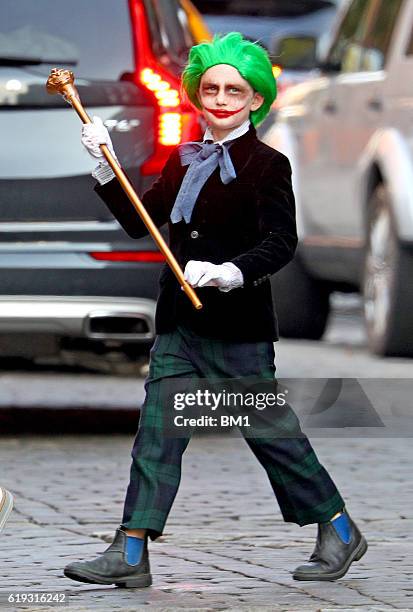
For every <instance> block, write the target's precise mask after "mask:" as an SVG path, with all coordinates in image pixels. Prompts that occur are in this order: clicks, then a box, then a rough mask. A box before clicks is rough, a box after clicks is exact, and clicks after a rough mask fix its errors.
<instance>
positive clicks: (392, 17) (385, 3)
mask: <svg viewBox="0 0 413 612" xmlns="http://www.w3.org/2000/svg"><path fill="white" fill-rule="evenodd" d="M402 3H403V0H391V2H389V0H379V1H378V2H377V6H376V10H375V11H374V14H373V15H372V19H371V21H370V24H369V29H368V32H367V34H366V37H365V40H364V43H363V47H364V51H363V59H362V62H361V70H382V69H383V68H384V65H385V62H386V57H387V52H388V50H389V46H390V41H391V37H392V34H393V30H394V27H395V25H396V21H397V16H398V14H399V11H400V8H401V6H402Z"/></svg>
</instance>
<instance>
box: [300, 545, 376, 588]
mask: <svg viewBox="0 0 413 612" xmlns="http://www.w3.org/2000/svg"><path fill="white" fill-rule="evenodd" d="M367 549H368V544H367V541H366V539H365V538H364V537H363V536H362V537H361V540H360V543H359V545H358V546H357V548H355V549H354V551H353V554H352V555H351V556H350V557H349V558H348V560H347V563H346V564H345V566H344V567H343V568H342V569H341V570H340V571H338V572H332V573H330V574H293V578H294V580H338V578H342V577H343V576H344V575H345V574H346V573H347V572H348V570H349V568H350V565H351V564H352V563H353V562H354V561H360V559H361V558H362V557H363V556H364V555H365V554H366V552H367Z"/></svg>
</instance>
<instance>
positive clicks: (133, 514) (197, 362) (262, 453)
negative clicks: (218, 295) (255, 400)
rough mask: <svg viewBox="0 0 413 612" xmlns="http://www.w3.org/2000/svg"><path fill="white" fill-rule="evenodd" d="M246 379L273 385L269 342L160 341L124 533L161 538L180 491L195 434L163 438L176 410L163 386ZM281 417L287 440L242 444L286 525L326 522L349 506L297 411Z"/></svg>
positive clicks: (181, 335)
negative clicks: (259, 468)
mask: <svg viewBox="0 0 413 612" xmlns="http://www.w3.org/2000/svg"><path fill="white" fill-rule="evenodd" d="M248 376H259V377H262V378H265V379H268V380H271V379H272V380H274V378H275V366H274V346H273V343H272V342H267V341H265V342H227V341H224V340H218V339H213V338H206V337H201V336H198V335H197V334H195V333H194V332H192V331H191V330H190V329H188V328H186V327H184V326H178V327H177V329H176V330H174V331H173V332H169V333H166V334H161V335H159V336H157V337H156V339H155V342H154V345H153V346H152V349H151V353H150V364H149V374H148V377H147V379H146V381H145V390H146V397H145V401H144V404H143V406H142V409H141V414H140V420H139V428H138V432H137V435H136V439H135V442H134V445H133V449H132V466H131V474H130V482H129V486H128V489H127V493H126V499H125V506H124V512H123V518H122V526H123V527H124V528H127V529H147V531H148V534H149V536H150V538H151V539H152V540H154V539H156V538H157V537H158V536H159V535H161V534H162V532H163V529H164V525H165V523H166V519H167V517H168V514H169V512H170V509H171V507H172V504H173V501H174V499H175V496H176V493H177V491H178V487H179V482H180V479H181V464H182V455H183V453H184V451H185V449H186V447H187V445H188V443H189V440H190V435H188V436H182V437H176V438H175V437H172V436H170V435H165V431H164V422H165V421H164V411H165V410H172V409H173V407H172V406H171V405H165V403H164V400H163V398H162V390H161V387H162V382H164V381H165V379H166V378H169V377H171V378H173V379H177V378H178V377H181V378H182V379H184V380H185V381H187V380H188V379H196V378H198V379H199V378H203V377H205V378H209V377H211V378H214V377H215V378H222V379H224V378H225V379H230V378H241V377H248ZM280 418H282V419H284V420H285V423H284V425H285V427H286V429H288V431H289V437H285V436H283V437H272V438H268V437H267V438H263V437H259V438H255V437H245V441H246V442H247V444H248V445H249V447H250V448H251V450H252V452H253V453H254V455H255V456H256V457H257V459H258V461H259V462H260V463H261V465H262V466H263V467H264V469H265V470H266V472H267V475H268V477H269V480H270V483H271V486H272V489H273V491H274V494H275V496H276V498H277V501H278V504H279V506H280V510H281V513H282V516H283V519H284V521H286V522H293V523H297V524H298V525H307V524H310V523H322V522H326V521H328V520H329V519H330V518H331V517H332V516H334V514H335V513H336V512H338V511H339V510H341V509H342V508H343V507H344V501H343V499H342V497H341V495H340V493H339V492H338V490H337V488H336V486H335V485H334V483H333V481H332V479H331V478H330V476H329V474H328V473H327V471H326V469H325V468H324V467H323V466H322V465H321V464H320V463H319V461H318V459H317V456H316V454H315V452H314V450H313V448H312V447H311V444H310V442H309V441H308V438H307V437H306V436H305V434H304V433H303V432H302V430H301V428H300V425H299V421H298V418H297V416H296V415H295V414H294V412H293V411H292V409H291V408H290V407H288V410H287V411H284V412H283V416H282V417H280ZM282 425H283V424H281V426H282ZM240 430H241V432H242V428H240ZM242 433H243V432H242ZM295 433H296V437H295Z"/></svg>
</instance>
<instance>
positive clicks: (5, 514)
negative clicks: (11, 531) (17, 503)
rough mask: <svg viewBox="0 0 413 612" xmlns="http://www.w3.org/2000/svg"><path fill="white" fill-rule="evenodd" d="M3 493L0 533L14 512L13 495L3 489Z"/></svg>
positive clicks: (0, 507) (0, 508) (0, 510)
mask: <svg viewBox="0 0 413 612" xmlns="http://www.w3.org/2000/svg"><path fill="white" fill-rule="evenodd" d="M2 491H3V495H4V498H3V501H2V502H1V504H0V531H1V530H2V529H3V527H4V525H5V524H6V521H7V519H8V518H9V516H10V512H11V511H12V510H13V495H12V494H11V493H10V491H7V490H6V489H2Z"/></svg>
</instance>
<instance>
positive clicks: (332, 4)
mask: <svg viewBox="0 0 413 612" xmlns="http://www.w3.org/2000/svg"><path fill="white" fill-rule="evenodd" d="M193 1H194V3H195V4H196V6H197V7H198V9H199V10H200V11H201V12H202V14H203V16H204V19H205V21H206V23H207V25H208V26H209V29H210V30H211V31H212V32H213V33H221V34H224V33H226V32H230V31H234V30H235V31H238V32H242V33H243V34H244V36H246V37H247V38H249V39H250V40H253V41H257V40H258V41H259V42H260V43H261V44H262V45H263V46H264V47H265V48H266V49H267V51H268V52H269V54H270V56H271V58H272V61H273V64H274V73H275V76H276V77H277V79H278V90H279V92H282V91H284V90H285V89H286V88H288V87H290V86H291V85H294V84H296V83H298V82H301V81H303V80H305V79H307V78H309V76H310V74H311V69H312V68H313V64H314V61H312V63H311V66H310V68H309V64H308V54H310V59H311V58H312V55H313V53H314V49H313V44H312V41H313V38H316V39H320V44H322V42H321V37H322V35H323V34H324V33H326V32H328V30H329V28H330V26H331V23H332V22H333V19H334V17H335V15H336V11H337V5H338V4H339V3H340V1H341V0H277V1H276V2H268V0H255V1H254V2H251V1H250V0H193ZM296 35H301V36H302V37H303V38H302V39H301V44H302V45H303V47H304V48H303V53H302V54H301V57H300V55H299V54H298V53H297V52H295V54H294V61H291V59H292V58H291V56H290V53H289V43H288V38H289V37H290V36H296ZM304 37H309V39H310V44H309V47H308V46H307V45H306V44H305V38H304ZM281 39H282V44H280V42H281ZM295 51H297V50H296V49H295Z"/></svg>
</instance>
